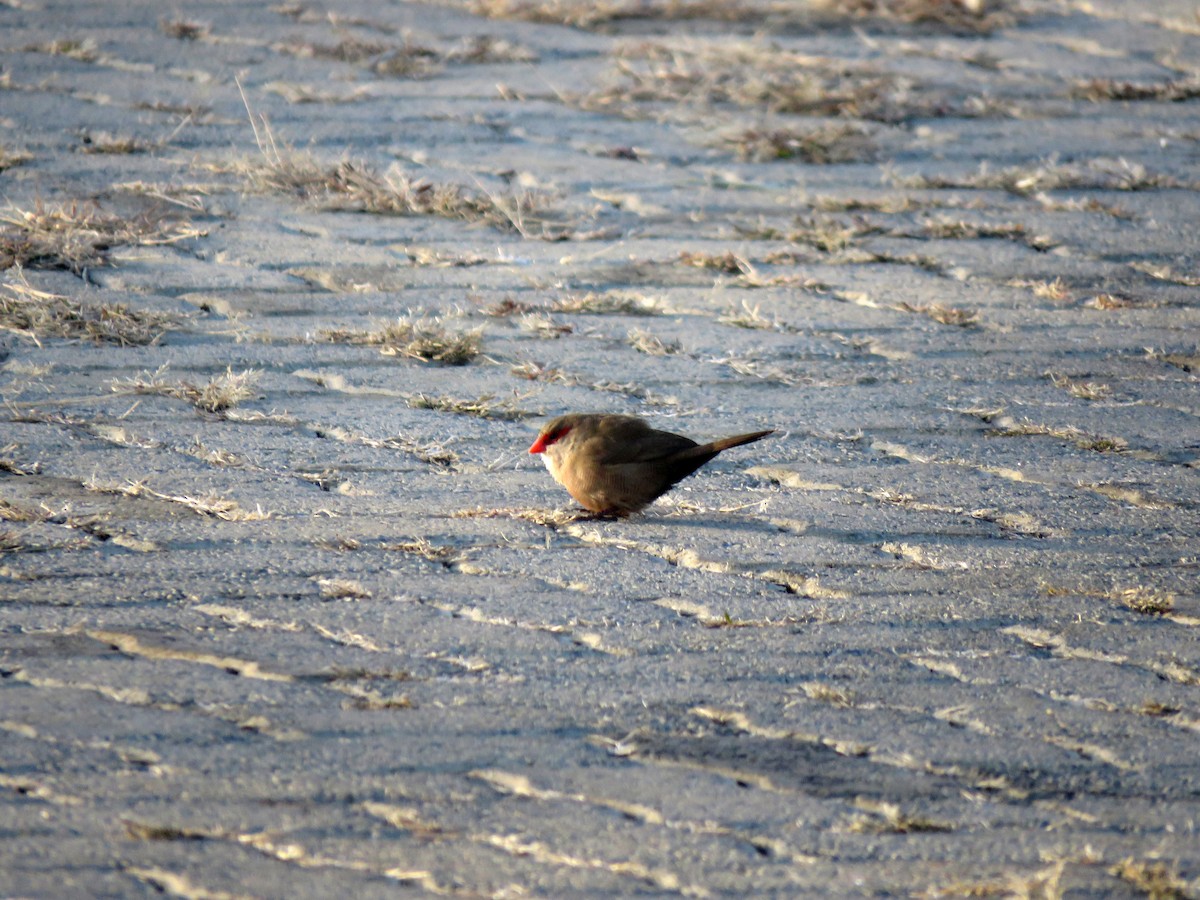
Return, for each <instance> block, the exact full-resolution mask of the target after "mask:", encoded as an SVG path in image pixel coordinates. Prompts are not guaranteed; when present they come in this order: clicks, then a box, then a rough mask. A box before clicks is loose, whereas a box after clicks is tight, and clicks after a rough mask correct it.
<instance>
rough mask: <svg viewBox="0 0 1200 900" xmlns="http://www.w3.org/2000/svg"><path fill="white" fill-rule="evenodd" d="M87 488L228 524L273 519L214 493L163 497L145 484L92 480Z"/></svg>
mask: <svg viewBox="0 0 1200 900" xmlns="http://www.w3.org/2000/svg"><path fill="white" fill-rule="evenodd" d="M83 487H84V488H85V489H86V490H89V491H95V492H96V493H100V494H121V495H124V496H126V497H151V498H153V499H155V500H165V501H167V502H168V503H177V504H179V505H180V506H183V507H184V508H186V509H190V510H191V511H192V512H194V513H196V514H197V515H201V516H210V517H212V518H214V519H223V520H224V521H226V522H260V521H262V520H264V519H269V518H271V514H270V513H269V512H264V511H263V509H262V507H255V508H254V509H244V508H243V507H241V506H239V505H238V503H237V502H236V501H234V500H228V499H226V498H224V497H221V496H218V495H217V494H213V493H208V494H201V495H199V496H192V495H191V494H163V493H160V492H159V491H156V490H153V489H151V488H148V487H146V483H145V482H144V481H126V482H124V483H116V482H102V481H99V480H97V479H96V478H95V477H92V478H90V479H88V480H87V481H85V482H84V483H83Z"/></svg>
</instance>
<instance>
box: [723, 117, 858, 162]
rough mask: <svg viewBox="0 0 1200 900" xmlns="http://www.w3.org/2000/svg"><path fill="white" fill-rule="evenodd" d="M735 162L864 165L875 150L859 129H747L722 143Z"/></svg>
mask: <svg viewBox="0 0 1200 900" xmlns="http://www.w3.org/2000/svg"><path fill="white" fill-rule="evenodd" d="M723 143H725V144H726V145H728V146H731V147H733V149H734V152H736V153H737V155H738V158H739V159H743V160H751V161H753V162H771V161H773V160H779V159H798V160H800V161H801V162H806V163H812V164H817V165H827V164H832V163H850V162H867V161H869V160H872V159H874V158H875V156H876V153H877V148H876V147H875V145H874V144H873V143H872V141H871V134H870V132H869V131H867V130H866V129H865V128H863V127H862V126H861V125H849V124H838V125H825V126H821V127H819V128H772V129H761V128H747V129H745V130H744V131H741V132H739V133H737V134H735V135H732V136H730V137H727V138H725V139H724V141H723Z"/></svg>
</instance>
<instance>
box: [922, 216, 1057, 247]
mask: <svg viewBox="0 0 1200 900" xmlns="http://www.w3.org/2000/svg"><path fill="white" fill-rule="evenodd" d="M920 236H921V237H926V238H934V239H937V240H953V241H964V240H965V241H975V240H984V239H987V238H1002V239H1004V240H1009V241H1015V242H1016V243H1018V244H1024V245H1025V246H1026V247H1029V248H1030V249H1031V250H1037V251H1038V252H1039V253H1045V252H1046V251H1047V250H1053V249H1054V248H1055V247H1056V246H1058V241H1056V240H1055V239H1054V238H1052V237H1049V236H1048V235H1044V234H1031V233H1030V231H1029V229H1027V228H1026V227H1025V226H1024V225H1021V224H1019V223H1017V222H1006V223H1002V224H989V223H980V222H967V221H963V220H961V219H960V220H953V219H936V220H927V221H925V222H922V223H921V231H920Z"/></svg>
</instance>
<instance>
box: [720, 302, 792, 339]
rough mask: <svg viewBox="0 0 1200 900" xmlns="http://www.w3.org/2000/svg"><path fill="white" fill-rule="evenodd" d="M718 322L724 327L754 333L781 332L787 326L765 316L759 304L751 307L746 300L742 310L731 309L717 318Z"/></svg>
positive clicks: (776, 319)
mask: <svg viewBox="0 0 1200 900" xmlns="http://www.w3.org/2000/svg"><path fill="white" fill-rule="evenodd" d="M717 321H718V322H720V323H721V324H722V325H732V326H733V327H734V328H746V329H749V330H752V331H780V330H784V329H785V326H783V325H782V324H781V323H780V321H779V319H778V318H776V317H774V316H772V317H770V318H768V317H767V316H764V315H763V314H762V312H761V310H760V307H759V304H757V303H756V304H754V305H753V306H751V305H750V304H749V302H747V301H746V300H743V301H742V306H741V309H738V308H737V307H731V308H730V309H728V310H726V311H725V312H723V313H721V315H719V316H717Z"/></svg>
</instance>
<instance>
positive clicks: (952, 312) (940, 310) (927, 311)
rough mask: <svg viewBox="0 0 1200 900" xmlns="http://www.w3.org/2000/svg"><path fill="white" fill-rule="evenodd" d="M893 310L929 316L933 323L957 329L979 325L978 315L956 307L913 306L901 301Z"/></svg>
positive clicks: (932, 304)
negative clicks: (952, 326)
mask: <svg viewBox="0 0 1200 900" xmlns="http://www.w3.org/2000/svg"><path fill="white" fill-rule="evenodd" d="M893 308H894V309H898V310H900V311H902V312H911V313H919V314H920V315H923V316H929V318H931V319H933V320H934V321H935V322H941V323H942V324H943V325H956V326H958V327H959V328H969V327H971V326H972V325H978V324H979V313H977V312H975V311H974V310H969V309H960V308H959V307H957V306H942V305H941V304H940V303H928V304H913V303H909V302H907V301H902V302H900V303H897V304H896V305H895V306H894V307H893Z"/></svg>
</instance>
